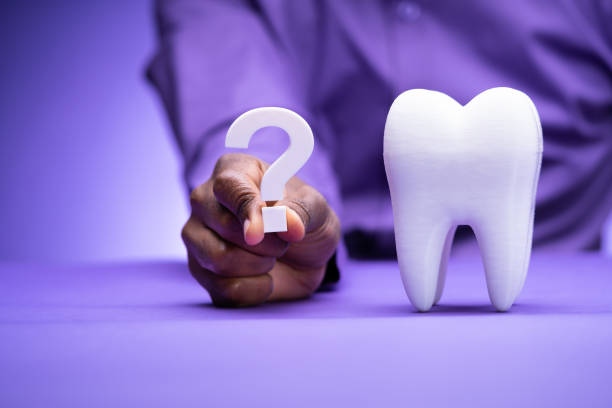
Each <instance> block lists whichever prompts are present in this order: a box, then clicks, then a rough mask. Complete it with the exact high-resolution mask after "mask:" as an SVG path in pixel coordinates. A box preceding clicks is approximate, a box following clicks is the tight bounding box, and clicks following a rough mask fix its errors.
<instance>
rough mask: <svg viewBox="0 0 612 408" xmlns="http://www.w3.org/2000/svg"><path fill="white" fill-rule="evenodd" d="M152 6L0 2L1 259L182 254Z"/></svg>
mask: <svg viewBox="0 0 612 408" xmlns="http://www.w3.org/2000/svg"><path fill="white" fill-rule="evenodd" d="M150 9H151V7H150V4H149V1H147V0H130V1H119V0H114V1H108V0H107V1H104V2H91V1H77V0H63V1H60V0H46V1H45V0H39V1H33V0H29V1H16V0H15V1H10V2H7V1H3V2H0V191H1V193H2V206H1V208H2V211H0V234H1V235H0V259H3V260H28V261H99V260H111V259H125V258H168V257H179V258H183V256H184V252H183V249H182V246H181V243H180V239H179V231H180V227H181V225H182V222H183V221H184V219H185V217H186V215H187V210H186V204H185V192H184V191H183V188H182V184H181V182H180V172H179V163H178V161H177V159H176V156H175V153H176V152H175V150H174V146H173V145H172V143H171V142H170V139H169V137H168V134H169V132H168V129H167V125H166V122H165V119H164V116H163V112H162V111H161V109H160V106H159V104H158V103H157V98H156V96H155V95H154V94H153V92H152V90H151V89H150V88H149V87H148V86H147V84H146V83H145V82H144V80H143V69H144V66H145V63H146V60H147V58H148V56H149V55H150V54H151V51H152V49H153V46H154V32H153V25H152V18H151V12H150ZM606 248H607V251H608V253H612V225H611V224H610V223H609V227H608V232H607V234H606Z"/></svg>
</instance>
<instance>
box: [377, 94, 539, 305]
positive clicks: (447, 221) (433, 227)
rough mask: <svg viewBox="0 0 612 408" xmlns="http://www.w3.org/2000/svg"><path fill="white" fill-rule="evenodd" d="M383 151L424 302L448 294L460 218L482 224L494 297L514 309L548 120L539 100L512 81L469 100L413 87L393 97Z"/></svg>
mask: <svg viewBox="0 0 612 408" xmlns="http://www.w3.org/2000/svg"><path fill="white" fill-rule="evenodd" d="M384 160H385V169H386V172H387V179H388V181H389V188H390V190H391V201H392V205H393V216H394V223H395V239H396V246H397V257H398V262H399V269H400V272H401V275H402V280H403V283H404V288H405V289H406V293H407V294H408V298H409V299H410V301H411V302H412V304H413V305H414V306H415V307H416V308H417V309H418V310H419V311H427V310H429V309H430V308H431V307H432V305H434V304H436V303H437V302H438V301H439V300H440V296H441V295H442V289H443V287H444V280H445V275H446V265H447V261H448V256H449V252H450V248H451V245H452V240H453V236H454V233H455V229H456V227H457V225H469V226H471V227H472V229H473V230H474V233H475V235H476V238H477V240H478V245H479V247H480V251H481V254H482V257H483V264H484V268H485V272H486V279H487V287H488V291H489V298H490V299H491V302H492V303H493V305H494V306H495V308H496V309H497V310H499V311H506V310H508V309H509V308H510V306H512V303H513V302H514V300H515V299H516V297H517V296H518V294H519V293H520V291H521V289H522V287H523V284H524V282H525V277H526V275H527V268H528V266H529V257H530V254H531V241H532V232H533V216H534V206H535V194H536V186H537V181H538V176H539V173H540V164H541V161H542V128H541V126H540V119H539V117H538V112H537V110H536V108H535V105H534V104H533V102H532V101H531V99H530V98H529V97H528V96H527V95H525V94H524V93H522V92H520V91H517V90H514V89H510V88H493V89H489V90H486V91H484V92H482V93H481V94H479V95H478V96H476V97H475V98H474V99H472V100H471V101H470V102H469V103H468V104H467V105H465V106H461V105H460V104H459V103H458V102H456V101H455V100H454V99H452V98H451V97H449V96H447V95H445V94H443V93H440V92H434V91H428V90H423V89H413V90H410V91H406V92H404V93H402V94H401V95H400V96H398V97H397V99H396V100H395V101H394V102H393V105H392V106H391V109H390V111H389V115H388V116H387V123H386V125H385V140H384Z"/></svg>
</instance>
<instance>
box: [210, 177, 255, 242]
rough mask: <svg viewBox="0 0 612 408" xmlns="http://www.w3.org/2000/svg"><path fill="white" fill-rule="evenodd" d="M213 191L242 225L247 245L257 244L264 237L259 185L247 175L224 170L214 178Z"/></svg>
mask: <svg viewBox="0 0 612 408" xmlns="http://www.w3.org/2000/svg"><path fill="white" fill-rule="evenodd" d="M213 193H214V195H215V198H216V199H217V201H218V202H219V203H220V204H221V205H223V206H224V207H225V208H227V209H228V210H229V211H230V212H231V213H232V214H234V216H236V218H237V219H238V221H239V223H240V225H242V232H243V235H244V240H245V242H246V243H247V244H248V245H257V244H259V243H260V242H261V241H262V240H263V238H264V227H263V218H262V215H261V208H262V207H264V206H265V205H266V204H265V202H263V201H262V200H261V197H260V193H259V187H258V186H257V184H255V182H254V181H253V180H252V179H250V178H249V177H245V175H244V174H241V173H239V172H233V171H226V172H224V173H222V174H220V175H219V176H217V177H216V178H215V181H214V184H213Z"/></svg>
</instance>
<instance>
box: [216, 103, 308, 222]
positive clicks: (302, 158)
mask: <svg viewBox="0 0 612 408" xmlns="http://www.w3.org/2000/svg"><path fill="white" fill-rule="evenodd" d="M270 126H273V127H279V128H281V129H283V130H284V131H285V132H286V133H287V135H289V147H288V148H287V150H285V152H284V153H283V154H281V155H280V157H279V158H278V159H276V161H274V163H272V165H270V167H269V168H268V170H267V171H266V172H265V174H264V176H263V178H262V180H261V199H262V200H263V201H278V200H280V199H282V198H283V190H284V188H285V184H286V183H287V181H289V179H290V178H291V177H292V176H293V175H294V174H295V173H297V171H298V170H299V169H300V168H301V167H302V166H303V165H304V164H305V163H306V161H308V158H310V155H311V154H312V150H313V149H314V137H313V135H312V130H311V129H310V126H309V125H308V122H306V120H304V118H302V117H301V116H300V115H298V114H297V113H295V112H293V111H291V110H289V109H284V108H277V107H264V108H256V109H252V110H250V111H248V112H245V113H243V114H242V115H240V116H239V117H238V119H236V120H235V121H234V123H232V125H231V126H230V128H229V130H228V131H227V136H226V137H225V147H234V148H240V149H246V148H248V147H249V142H250V140H251V136H253V134H254V133H255V132H257V131H258V130H260V129H262V128H265V127H270ZM261 210H262V216H263V223H264V232H282V231H287V207H285V206H274V207H263V208H262V209H261Z"/></svg>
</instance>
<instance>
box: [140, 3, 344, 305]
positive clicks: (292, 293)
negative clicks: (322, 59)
mask: <svg viewBox="0 0 612 408" xmlns="http://www.w3.org/2000/svg"><path fill="white" fill-rule="evenodd" d="M253 4H254V2H246V1H245V2H239V1H202V2H194V1H168V2H164V1H159V2H158V3H157V5H156V11H157V18H158V27H159V34H160V44H159V49H158V52H157V54H156V55H155V57H154V59H153V61H152V63H151V65H150V67H149V72H148V74H149V78H150V79H151V81H152V82H153V84H154V85H155V86H156V88H157V89H158V91H159V94H160V96H161V98H162V100H163V102H164V105H165V107H166V110H167V113H168V116H169V118H170V122H171V124H172V128H173V131H174V135H175V137H176V139H177V143H178V145H179V148H180V151H181V153H182V156H183V159H184V163H185V178H186V181H187V184H188V186H189V188H190V190H192V195H191V206H192V215H191V217H190V220H189V221H188V222H187V224H186V225H185V228H184V230H183V239H184V240H185V243H186V246H187V250H188V253H189V263H190V270H191V272H192V274H194V276H195V277H196V279H197V280H198V281H199V282H200V283H201V284H202V285H203V286H204V287H205V288H206V289H207V290H208V291H209V292H210V293H211V296H212V298H213V301H214V302H215V303H217V304H224V305H241V304H256V303H261V302H262V301H265V300H269V299H281V298H282V299H288V298H297V297H304V296H307V295H309V294H310V293H312V291H314V290H315V289H316V287H318V284H319V283H320V281H321V279H322V274H323V272H324V271H325V265H326V264H327V261H328V260H329V258H330V257H331V255H332V254H333V252H334V250H335V247H336V245H337V243H338V240H339V229H340V227H339V223H338V221H337V217H336V215H335V211H334V210H336V211H337V210H338V204H339V199H338V192H337V184H336V183H335V175H334V173H333V171H332V168H331V166H330V164H329V159H328V156H327V153H326V152H325V150H324V149H322V148H321V145H322V144H320V143H316V147H315V152H314V153H313V155H312V156H311V159H310V160H309V162H308V164H307V165H306V166H305V167H304V168H303V169H302V171H300V173H299V174H298V175H299V176H300V178H299V179H298V178H297V177H296V178H295V179H292V181H290V183H288V185H287V197H286V200H287V205H288V207H289V208H290V209H292V210H293V211H289V223H290V231H288V232H287V233H285V234H268V235H266V237H265V238H264V237H263V230H262V229H261V223H260V215H259V214H260V210H259V208H260V207H261V205H263V203H261V202H260V200H259V198H258V188H259V184H258V183H259V182H260V181H261V175H262V174H263V173H261V171H262V169H263V168H265V167H266V165H267V164H266V161H267V162H270V161H272V160H274V159H275V158H276V157H277V156H278V152H276V151H274V149H270V148H269V146H266V143H265V142H266V141H267V140H266V139H267V138H265V137H260V136H259V135H258V137H255V138H253V142H254V143H252V146H251V148H250V149H249V152H250V153H252V156H247V155H231V156H226V157H225V158H224V159H223V160H220V161H218V159H219V158H220V157H221V156H222V155H223V154H224V153H226V152H227V150H226V149H225V147H224V139H225V133H226V131H227V128H228V127H229V125H230V124H231V122H232V121H233V120H234V119H235V118H236V117H238V116H239V115H240V114H241V113H243V112H244V111H246V110H248V109H251V108H254V107H258V106H283V107H286V108H289V109H292V110H295V111H296V112H298V113H300V114H301V115H302V116H304V117H305V118H306V119H307V120H308V121H309V122H310V123H311V125H313V130H314V132H315V137H316V134H317V131H316V124H314V123H313V122H314V120H313V118H312V115H311V114H310V113H309V111H308V109H307V101H306V97H305V94H306V91H305V87H306V85H305V84H303V83H301V81H299V80H296V78H299V77H300V76H299V75H292V73H293V72H294V67H293V63H292V61H291V58H290V57H289V55H288V53H287V52H286V47H283V46H281V41H280V39H279V38H278V35H277V34H276V32H275V31H274V30H273V29H272V28H271V27H270V26H269V24H268V23H267V20H266V16H265V15H264V14H263V12H262V10H261V9H260V8H258V7H257V6H256V5H253ZM271 136H272V135H271ZM253 156H255V157H253ZM258 158H262V159H263V161H260V160H258ZM213 170H214V171H213ZM238 170H239V171H238ZM211 175H212V176H211ZM238 175H242V176H240V177H238ZM302 180H304V181H302ZM215 186H216V187H215ZM244 186H248V188H246V189H245V190H243V191H244V194H243V195H242V196H236V195H235V194H232V190H239V189H240V188H242V187H244ZM311 186H314V188H313V187H311ZM305 203H306V204H307V205H304V204H305ZM219 217H221V218H223V219H228V220H230V219H231V220H232V221H231V222H230V221H227V222H226V223H225V224H223V223H218V222H216V221H215V220H217V219H219ZM224 217H225V218H224ZM247 220H248V223H247V224H246V226H245V221H247ZM323 225H325V226H323ZM236 228H238V229H239V230H242V233H241V234H236ZM321 228H323V230H325V231H327V232H326V233H325V234H323V235H325V236H324V237H323V238H322V237H321V236H319V237H318V238H317V239H316V241H319V244H317V245H323V246H324V247H325V248H324V249H325V250H321V248H318V250H316V249H315V247H313V245H312V241H311V240H313V239H314V235H313V234H315V232H316V234H318V235H321ZM321 242H324V244H321ZM315 246H316V245H315ZM219 247H224V248H225V249H226V251H221V252H218V251H213V248H216V249H218V248H219ZM228 248H230V249H231V250H230V249H228ZM313 251H314V252H315V253H318V254H319V255H318V259H310V260H309V262H307V264H308V265H301V263H302V261H303V260H304V259H306V258H311V257H312V252H313ZM228 259H231V260H232V262H230V263H228ZM277 260H278V262H276V261H277ZM246 264H249V265H250V268H245V266H244V265H246ZM296 266H300V267H302V269H307V270H308V271H309V272H304V270H301V271H300V270H299V269H300V268H297V267H296ZM304 267H306V268H304ZM283 268H284V269H283ZM245 269H249V270H250V271H249V272H248V276H244V274H245ZM281 270H284V272H283V273H281ZM296 270H298V272H296ZM291 274H292V275H294V276H299V277H300V279H302V278H303V277H304V276H309V278H308V279H306V282H307V285H306V286H304V285H302V283H303V282H304V280H303V279H302V280H297V281H296V280H294V283H296V284H299V285H301V286H303V288H304V287H305V288H307V290H301V291H299V290H294V289H295V287H291V286H292V285H291V284H289V285H287V284H281V282H284V281H287V280H286V279H285V280H284V278H283V277H284V276H289V275H291ZM296 274H297V275H296ZM221 278H223V279H221ZM246 281H252V282H255V281H257V282H259V283H257V284H254V286H253V287H252V288H251V289H249V290H241V291H238V292H240V293H229V292H231V291H228V290H226V289H224V288H221V286H223V285H225V286H227V287H235V286H236V282H242V283H244V282H246ZM219 282H224V283H223V284H221V283H219ZM241 285H242V286H241ZM238 286H240V287H243V288H244V287H249V285H245V284H239V285H238ZM293 286H295V285H293ZM282 287H284V288H285V289H283V290H282V291H281V288H282ZM256 288H259V289H256ZM262 288H264V289H265V290H264V289H262ZM271 288H272V289H271ZM274 288H276V289H274ZM303 288H302V289H303ZM275 290H276V291H277V292H275ZM258 291H259V295H256V294H257V293H258ZM278 291H281V292H283V293H280V292H278ZM234 292H236V291H234ZM298 292H300V293H298ZM228 293H229V294H228ZM253 296H254V297H253Z"/></svg>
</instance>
